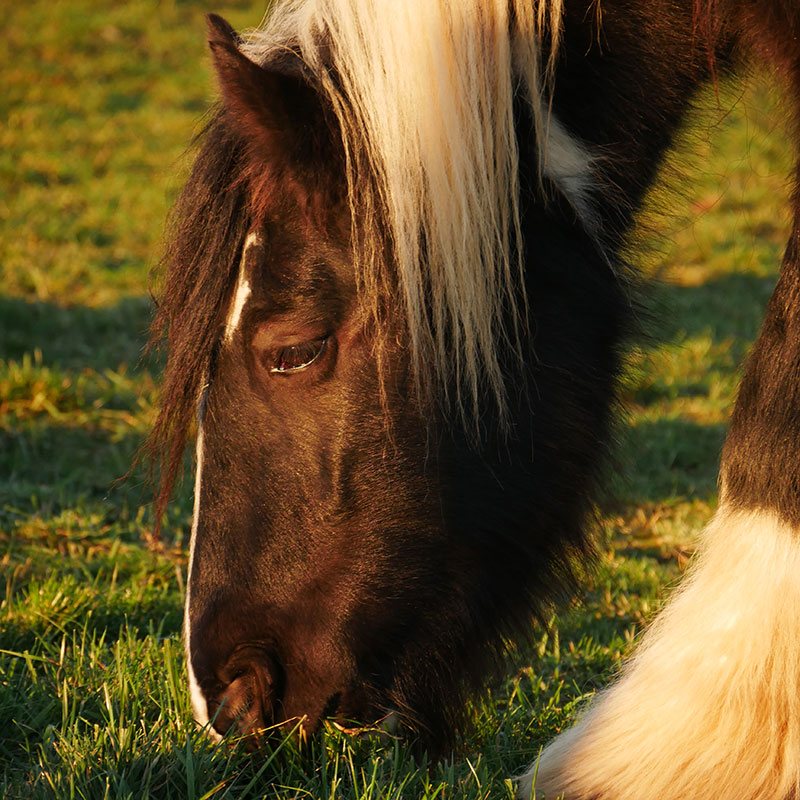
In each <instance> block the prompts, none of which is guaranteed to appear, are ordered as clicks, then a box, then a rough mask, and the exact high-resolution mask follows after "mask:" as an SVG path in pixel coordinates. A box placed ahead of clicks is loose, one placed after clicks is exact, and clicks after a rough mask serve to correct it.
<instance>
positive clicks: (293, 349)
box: [269, 336, 328, 375]
mask: <svg viewBox="0 0 800 800" xmlns="http://www.w3.org/2000/svg"><path fill="white" fill-rule="evenodd" d="M327 344H328V337H327V336H325V337H323V338H322V339H314V340H313V341H311V342H303V343H302V344H293V345H290V346H289V347H282V348H281V349H280V350H278V352H277V353H276V355H275V361H274V363H273V365H272V366H271V367H270V368H269V371H270V372H272V373H275V374H279V375H291V374H292V373H293V372H300V371H301V370H304V369H306V368H307V367H310V366H311V365H312V364H313V363H314V362H315V361H316V360H317V359H318V358H319V357H320V356H321V355H322V354H323V352H324V351H325V345H327Z"/></svg>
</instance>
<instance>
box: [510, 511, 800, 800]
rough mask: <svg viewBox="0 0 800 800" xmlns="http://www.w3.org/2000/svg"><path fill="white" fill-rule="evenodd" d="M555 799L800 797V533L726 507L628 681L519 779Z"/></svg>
mask: <svg viewBox="0 0 800 800" xmlns="http://www.w3.org/2000/svg"><path fill="white" fill-rule="evenodd" d="M534 773H536V787H535V788H536V795H535V796H536V797H544V798H548V800H550V799H551V798H552V799H553V800H554V799H555V798H559V797H562V796H563V797H564V798H567V799H568V800H787V799H788V798H800V531H796V530H793V529H791V528H789V527H788V526H786V525H785V524H783V523H782V522H780V521H779V520H778V519H777V518H775V517H774V516H772V515H770V514H767V513H764V512H751V513H742V512H733V511H728V510H725V508H724V507H723V508H722V509H720V511H719V512H718V513H717V515H716V517H715V518H714V520H713V521H712V522H711V524H710V525H709V527H708V528H707V529H706V531H705V533H704V535H703V540H702V542H701V548H700V551H699V553H698V556H697V558H696V562H695V564H694V565H693V567H692V569H691V571H690V574H689V576H688V577H687V579H686V580H685V582H684V583H683V585H682V586H681V588H680V589H679V590H678V591H677V593H676V595H675V596H674V597H673V598H672V599H671V601H670V603H669V604H668V605H667V607H666V608H665V609H664V610H663V611H662V612H661V614H660V615H659V616H658V617H657V619H656V620H655V622H654V624H653V625H652V627H651V628H650V629H649V630H648V631H647V632H646V633H645V635H644V637H643V640H642V642H641V644H640V645H639V648H638V650H637V652H636V653H635V655H634V657H633V658H632V660H631V661H630V662H629V663H628V664H627V666H626V667H625V668H624V670H623V673H622V675H621V677H620V678H619V680H618V681H617V682H616V683H614V684H613V685H612V686H611V687H610V688H609V689H606V690H605V691H604V692H602V693H600V694H599V695H598V696H597V697H596V698H595V699H594V701H593V702H592V703H591V705H590V706H589V708H588V710H587V711H586V712H585V713H584V715H583V716H582V717H581V718H580V719H579V721H578V723H577V724H576V725H575V727H573V728H572V729H570V730H568V731H566V732H565V733H564V734H562V735H561V736H559V737H558V738H556V739H555V740H554V741H553V742H551V743H550V744H549V745H548V746H547V748H546V749H545V750H544V752H543V753H542V755H541V757H540V759H539V760H538V763H535V764H534V765H533V766H532V767H531V769H530V771H529V772H528V773H527V774H526V775H525V776H524V777H523V778H522V779H521V781H520V784H519V796H520V797H525V798H528V797H532V796H534V795H533V794H532V786H531V784H532V782H533V776H534Z"/></svg>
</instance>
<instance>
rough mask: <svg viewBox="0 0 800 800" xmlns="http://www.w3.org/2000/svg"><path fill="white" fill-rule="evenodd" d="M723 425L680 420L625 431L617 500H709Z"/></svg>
mask: <svg viewBox="0 0 800 800" xmlns="http://www.w3.org/2000/svg"><path fill="white" fill-rule="evenodd" d="M726 431H727V425H723V424H701V423H698V422H693V421H691V420H687V419H683V418H672V419H668V418H665V419H659V420H655V421H652V422H642V423H639V424H637V425H634V426H632V427H630V428H628V429H627V430H626V431H624V433H623V435H622V439H623V444H622V447H621V457H620V460H621V461H622V464H623V470H622V473H621V475H619V476H617V477H616V478H615V481H614V482H615V486H614V490H615V494H616V495H617V496H618V497H619V496H623V495H624V497H625V504H626V505H628V506H636V505H640V504H642V503H659V502H664V501H667V500H670V499H673V498H676V497H686V498H696V499H700V500H704V501H709V500H711V499H712V498H713V497H714V495H715V494H716V492H717V473H718V469H719V458H720V453H721V452H722V445H723V442H724V441H725V433H726Z"/></svg>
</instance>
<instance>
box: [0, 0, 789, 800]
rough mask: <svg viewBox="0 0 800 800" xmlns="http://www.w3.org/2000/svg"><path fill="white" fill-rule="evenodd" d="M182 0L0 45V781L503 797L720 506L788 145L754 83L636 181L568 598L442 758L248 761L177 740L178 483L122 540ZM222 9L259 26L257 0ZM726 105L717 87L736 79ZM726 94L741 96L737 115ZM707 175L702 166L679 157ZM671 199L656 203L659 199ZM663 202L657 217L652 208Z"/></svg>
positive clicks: (175, 142)
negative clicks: (635, 241) (637, 315)
mask: <svg viewBox="0 0 800 800" xmlns="http://www.w3.org/2000/svg"><path fill="white" fill-rule="evenodd" d="M205 10H207V9H206V8H203V7H201V4H199V3H195V2H179V1H178V0H175V1H174V2H169V0H167V1H165V2H162V3H159V4H153V3H149V2H145V1H144V0H131V2H128V3H125V4H115V3H111V2H97V0H73V1H72V2H71V3H69V4H62V3H52V2H50V3H45V2H43V0H32V2H30V3H17V4H15V5H14V6H13V8H12V7H11V6H9V8H8V9H7V13H6V24H5V27H4V35H3V37H2V40H0V64H2V65H3V66H2V67H1V68H0V69H2V85H3V87H4V89H3V92H0V116H2V117H3V118H4V119H5V120H6V124H4V125H3V126H2V127H0V269H2V284H0V285H1V286H2V289H1V290H0V291H1V292H2V294H0V320H1V321H2V324H0V567H1V568H2V581H0V794H2V796H3V797H9V798H15V797H25V798H27V797H35V798H40V797H42V798H43V797H70V798H72V797H76V798H105V797H114V798H125V797H131V798H133V797H142V796H151V797H158V798H162V797H163V798H168V797H175V798H196V799H197V800H199V799H200V798H211V797H214V798H232V797H236V798H239V797H276V798H289V797H310V798H331V799H333V798H360V800H367V798H430V799H431V800H432V799H433V798H450V797H464V798H488V797H491V798H502V797H511V796H512V788H511V784H510V782H509V781H508V776H509V775H512V774H513V773H515V772H516V771H518V770H520V769H521V768H522V767H523V766H524V765H525V764H526V763H527V762H529V761H530V760H531V759H532V758H533V757H534V756H535V754H536V752H537V750H538V748H539V747H540V746H541V745H542V744H543V743H544V742H545V741H547V740H548V738H549V737H550V736H552V734H553V733H555V732H556V731H558V730H560V729H562V728H563V727H564V726H566V725H568V724H569V722H570V720H571V719H572V718H573V717H574V715H575V712H576V709H577V708H578V706H579V705H580V703H581V701H582V700H584V699H585V698H586V696H587V695H589V694H590V693H591V692H592V691H593V690H594V689H596V688H597V687H598V686H600V685H602V684H603V683H604V682H606V681H607V680H608V679H609V678H610V677H611V676H612V675H613V673H614V672H615V671H616V670H617V669H618V667H619V665H620V660H621V658H622V657H623V656H624V655H625V654H626V653H627V652H629V650H630V648H631V645H632V643H633V641H634V639H635V636H636V634H637V632H638V631H640V630H641V628H642V625H643V624H645V623H646V622H647V620H649V619H651V618H652V616H653V614H654V612H655V610H656V609H657V608H658V607H659V605H660V604H661V603H662V602H663V601H664V598H665V597H666V596H667V594H668V592H669V589H670V587H671V586H673V585H674V584H675V583H676V581H677V580H678V578H679V577H680V574H681V572H682V571H683V570H684V569H685V566H686V563H687V560H688V558H689V556H690V554H691V552H692V549H693V546H694V542H695V539H696V536H697V533H698V531H699V529H700V528H701V527H702V525H703V524H704V523H705V522H706V521H707V520H708V519H709V517H710V515H711V514H712V512H713V509H714V507H715V503H716V470H717V460H718V456H719V451H720V447H721V445H722V441H723V437H724V431H725V425H726V422H727V419H728V416H729V414H730V410H731V407H732V403H733V399H734V395H735V387H736V382H737V374H738V373H737V371H738V365H739V363H740V362H741V359H742V357H743V356H744V355H745V354H746V353H747V350H748V348H749V346H750V344H751V342H752V340H753V338H754V336H755V334H756V332H757V329H758V325H759V321H760V318H761V314H762V312H763V307H764V305H765V303H766V300H767V298H768V296H769V294H770V292H771V289H772V286H773V285H774V281H775V276H776V272H777V265H778V263H779V258H780V251H781V247H782V243H783V241H784V240H785V238H786V236H787V216H786V212H785V210H784V205H785V199H784V198H785V197H786V194H787V193H786V186H785V176H786V175H787V174H788V172H789V166H790V165H789V161H788V152H787V150H788V148H785V146H784V144H785V142H784V137H783V136H782V135H781V131H780V128H777V127H776V119H777V118H776V115H775V114H774V105H775V104H774V100H773V99H772V98H771V97H770V95H769V93H768V92H767V91H765V88H764V86H765V84H764V83H763V82H760V81H753V82H751V85H750V86H749V87H746V88H743V89H742V88H740V87H736V88H735V89H733V90H732V91H731V92H723V99H722V100H720V101H719V102H717V101H716V100H715V99H714V97H713V96H709V97H708V98H707V100H708V103H707V105H708V106H709V107H710V108H711V111H709V113H708V122H709V123H710V125H709V126H708V130H709V131H710V132H708V133H706V132H705V131H706V129H707V128H706V127H705V126H704V127H702V128H701V129H698V130H702V131H703V133H698V132H697V130H696V131H695V132H693V133H688V134H687V135H686V137H685V142H684V145H683V152H687V151H690V152H692V153H693V154H694V156H693V158H692V161H693V162H694V163H696V165H697V166H698V167H699V168H698V169H687V170H686V174H687V175H689V176H690V177H691V179H689V178H688V177H687V178H681V177H677V178H676V177H675V174H676V170H675V168H674V166H675V165H676V164H678V163H683V161H684V159H682V158H678V157H675V158H673V159H672V163H673V168H668V169H667V170H666V174H668V175H671V176H673V181H672V182H673V185H674V188H676V189H677V190H678V191H673V192H672V193H665V192H663V191H662V192H660V193H659V194H657V195H654V197H653V200H652V203H651V205H652V209H651V211H650V213H649V214H648V215H646V216H647V217H648V219H650V220H651V222H652V223H653V224H652V225H651V226H650V227H651V228H653V229H657V230H659V231H660V232H661V235H660V236H659V237H658V238H654V237H653V236H647V237H645V241H644V244H645V245H646V246H645V248H644V249H645V253H646V255H645V256H644V257H642V259H641V261H642V264H643V268H644V269H646V270H648V271H651V272H654V271H655V272H658V273H659V276H660V278H661V282H660V283H659V284H658V285H657V286H656V288H655V289H654V291H653V298H652V299H653V302H654V305H655V307H656V308H657V309H658V311H659V312H660V313H658V314H657V315H656V318H657V320H658V321H657V323H656V324H655V325H654V326H653V330H654V335H653V337H652V339H651V340H649V341H648V342H647V343H646V344H643V345H641V346H640V347H638V348H637V349H636V350H635V352H634V354H633V358H632V364H631V370H630V374H629V378H628V381H627V383H626V396H627V401H628V407H629V425H628V428H627V432H626V434H625V436H624V442H623V444H622V454H621V462H622V464H623V466H624V467H625V469H623V470H622V471H621V473H620V474H619V475H617V476H615V483H616V488H617V492H616V497H617V499H616V501H615V502H614V503H613V504H609V505H608V506H607V507H605V508H604V509H603V531H602V534H603V537H604V538H603V541H604V546H603V552H602V558H601V561H600V564H599V566H598V570H597V572H596V574H595V575H594V576H593V577H592V578H591V579H590V581H589V582H588V584H587V586H586V593H585V597H584V598H583V601H582V603H581V604H579V605H576V606H575V607H574V608H572V609H568V610H565V611H564V612H563V613H562V614H561V615H560V616H559V618H558V619H557V620H554V623H553V627H552V630H551V631H550V632H544V631H541V630H534V631H532V635H531V646H530V648H529V649H526V650H524V651H522V652H520V653H519V655H518V659H517V660H518V664H519V667H518V669H517V671H516V672H515V673H514V674H513V675H511V676H510V677H509V678H508V680H507V681H506V682H505V683H504V684H503V685H501V686H498V687H494V688H493V689H492V690H491V691H487V692H486V694H485V695H484V696H482V697H481V698H479V699H478V701H476V703H475V704H474V706H473V708H472V709H471V716H472V721H473V725H472V731H471V733H470V735H469V737H468V739H467V741H466V743H465V747H464V751H463V753H462V754H460V755H459V756H458V757H457V758H455V759H454V760H453V761H452V762H449V763H445V764H442V765H438V766H436V767H433V768H431V769H429V768H428V767H427V765H425V764H420V763H415V762H414V761H413V760H412V758H411V756H410V754H409V753H408V751H407V750H406V749H405V748H404V747H403V745H402V744H400V743H398V742H394V741H390V742H388V743H386V742H379V741H376V740H371V739H370V738H369V737H366V738H364V739H359V740H354V739H349V738H347V737H345V736H343V735H342V734H340V733H338V732H337V731H335V730H333V729H331V730H329V731H327V732H326V733H325V735H324V736H323V737H321V739H319V740H317V741H315V742H313V743H312V744H311V745H310V746H309V747H307V748H306V749H304V750H302V751H301V750H298V749H297V748H296V747H295V746H294V745H293V743H292V741H291V740H287V741H285V742H284V743H283V745H281V748H280V751H279V752H274V753H271V754H269V755H265V756H263V757H261V758H259V759H254V758H250V757H247V756H245V755H243V754H242V753H240V752H239V751H238V750H237V748H236V747H233V746H228V745H226V746H222V747H212V746H211V745H210V744H209V743H208V741H207V740H206V739H205V738H203V737H202V736H201V735H199V734H198V732H196V731H195V729H194V726H193V724H192V721H191V714H190V710H189V706H188V698H187V692H186V689H185V686H184V660H183V653H182V647H181V643H180V624H181V603H182V600H183V593H184V578H183V575H184V572H185V566H186V563H185V543H186V539H187V531H188V526H189V515H190V497H189V495H190V488H189V487H183V489H182V490H181V492H180V493H179V496H178V498H177V499H176V502H175V503H174V505H173V508H172V509H171V511H170V518H169V523H168V526H167V531H168V538H167V542H166V544H167V547H166V549H165V552H163V553H159V554H155V553H152V552H150V551H148V550H147V549H146V548H145V547H144V546H143V545H142V535H143V533H144V532H145V531H147V530H148V529H149V526H150V524H151V519H150V517H149V510H148V508H147V506H146V500H147V498H146V495H145V494H144V492H143V487H142V482H141V480H140V478H138V477H137V476H134V477H133V478H132V479H131V480H129V481H128V482H126V483H123V484H119V485H117V484H115V479H116V478H117V477H119V476H120V475H122V474H123V473H124V472H125V471H126V470H127V469H128V466H129V464H130V460H131V456H132V454H133V453H134V451H135V449H136V447H137V445H138V444H139V443H140V442H141V441H142V437H143V436H144V435H145V432H146V431H147V429H148V427H149V426H150V425H151V424H152V421H153V418H154V409H155V406H156V402H157V375H158V365H157V364H155V363H152V362H149V361H143V360H142V359H141V357H140V353H141V348H142V344H143V341H144V336H145V330H146V327H147V324H148V319H149V314H150V302H149V300H148V298H147V296H146V287H147V286H148V271H149V268H150V266H151V265H152V263H153V261H154V259H155V257H156V254H157V253H158V249H159V240H160V236H161V233H162V227H163V220H164V217H165V215H166V212H167V209H168V207H169V204H170V201H171V199H172V197H173V195H174V193H175V190H176V188H177V186H178V185H179V184H180V180H181V177H182V176H183V175H184V174H185V168H186V163H185V159H184V158H183V152H184V149H185V148H186V145H187V143H188V142H189V140H190V138H191V136H192V134H193V133H194V132H195V131H196V130H197V129H198V125H199V120H200V118H201V116H202V113H203V110H204V109H205V108H206V107H207V105H208V103H209V101H210V99H211V96H212V88H211V87H212V83H211V79H210V75H209V71H208V62H207V59H206V58H205V54H204V49H205V45H204V38H205V37H204V27H203V22H202V13H203V12H204V11H205ZM216 10H222V11H223V12H224V13H225V14H226V15H227V16H228V17H229V18H230V19H231V21H232V22H233V23H234V24H236V25H246V24H254V23H255V22H257V21H258V19H259V18H260V14H261V8H260V5H259V4H257V3H255V2H250V0H242V2H239V3H235V4H228V7H226V8H221V9H220V8H217V9H216ZM737 93H739V94H743V95H744V99H745V101H746V102H741V103H737V104H735V107H733V109H732V110H731V106H732V105H733V99H735V97H736V94H737ZM745 108H746V109H747V110H746V111H745ZM700 168H701V169H700ZM665 208H668V209H669V211H670V212H671V213H670V214H669V215H668V216H661V215H659V214H658V213H657V210H658V209H665ZM673 212H674V213H673Z"/></svg>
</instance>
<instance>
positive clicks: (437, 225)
mask: <svg viewBox="0 0 800 800" xmlns="http://www.w3.org/2000/svg"><path fill="white" fill-rule="evenodd" d="M561 6H562V3H561V0H534V1H533V2H531V1H530V0H527V2H526V0H465V2H459V3H444V2H430V1H429V0H408V2H404V3H402V4H400V5H393V6H392V8H391V10H390V11H389V10H388V9H387V8H386V7H385V5H384V4H383V3H375V2H372V0H288V2H283V3H279V4H277V5H276V7H275V8H274V9H273V10H272V11H271V12H270V14H269V16H268V17H267V19H266V20H265V22H264V23H263V25H262V27H261V28H259V29H257V30H255V31H251V32H249V33H247V34H245V35H244V37H243V41H244V45H243V49H244V52H245V53H246V54H247V55H248V56H249V57H250V58H252V59H253V60H254V61H256V62H258V63H261V64H265V63H269V62H270V61H273V60H274V59H275V58H279V57H281V56H282V54H285V53H287V52H292V53H295V54H297V56H298V57H299V59H300V60H301V61H302V62H303V64H304V66H305V68H306V69H307V70H308V72H309V73H310V74H311V75H312V76H314V80H315V82H316V84H317V88H318V90H319V91H320V93H321V94H322V96H323V100H324V102H325V103H326V104H328V105H329V107H330V108H331V109H332V111H333V114H334V115H335V118H336V122H337V125H338V128H339V130H340V132H341V138H342V144H343V148H344V155H345V163H346V178H347V187H348V200H349V205H350V212H351V214H350V216H351V221H352V231H351V233H352V242H353V244H354V247H353V249H354V259H355V266H356V274H357V279H358V281H359V285H360V288H361V292H362V297H363V298H364V299H365V300H366V302H367V304H369V305H371V307H372V310H373V312H374V314H375V317H376V319H378V320H379V319H380V316H381V309H382V308H385V307H386V303H387V301H388V302H389V304H390V305H391V307H392V308H399V309H402V312H403V313H404V315H405V320H404V322H405V324H406V328H407V331H408V337H409V343H410V349H411V353H412V357H413V362H414V364H415V366H416V374H417V377H418V380H419V382H420V384H421V385H422V388H423V389H426V388H427V389H432V390H434V391H436V392H441V393H443V394H444V395H445V396H446V397H445V399H447V400H455V402H456V405H457V406H458V408H459V409H460V411H461V412H462V416H463V418H464V419H465V420H468V419H469V418H475V419H476V418H477V416H478V412H479V411H480V410H481V409H480V407H479V406H480V405H481V403H482V402H483V400H484V399H485V397H486V396H487V395H488V396H489V397H492V398H493V400H494V402H495V404H496V406H497V409H498V410H499V411H500V412H501V415H502V412H503V410H504V409H505V395H506V375H505V374H504V369H505V368H504V366H503V363H505V364H506V367H507V364H508V359H507V358H506V359H505V362H504V353H505V354H507V353H508V352H509V351H510V352H512V353H514V354H516V356H517V357H521V356H522V340H523V337H524V330H523V328H524V324H525V318H526V313H525V310H526V303H527V298H526V297H525V292H524V285H523V265H522V241H521V224H520V208H519V152H518V148H517V132H516V130H515V125H514V121H515V113H514V111H515V108H514V103H515V95H517V94H518V90H519V88H520V87H521V88H522V89H523V92H524V94H525V95H526V96H527V100H528V104H529V109H530V112H531V117H532V119H533V122H534V126H535V128H536V131H537V140H540V141H545V140H546V138H547V114H548V75H550V74H551V73H552V70H553V68H554V64H555V62H554V57H555V56H554V54H555V52H556V47H557V43H558V37H559V31H560V24H561V12H562V8H561ZM544 40H546V41H547V47H548V49H549V52H548V55H547V56H546V57H545V58H544V59H543V57H542V52H541V51H542V50H543V49H544V48H543V46H542V42H543V41H544ZM542 150H543V149H540V153H539V156H540V160H543V157H544V153H543V151H542ZM540 167H541V168H542V171H543V172H544V171H545V165H544V163H541V164H540ZM387 254H388V257H387ZM376 327H377V328H378V329H379V330H380V328H381V325H380V323H379V324H378V325H377V326H376ZM512 360H513V359H512ZM517 360H518V361H519V360H521V359H520V358H518V359H517Z"/></svg>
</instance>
